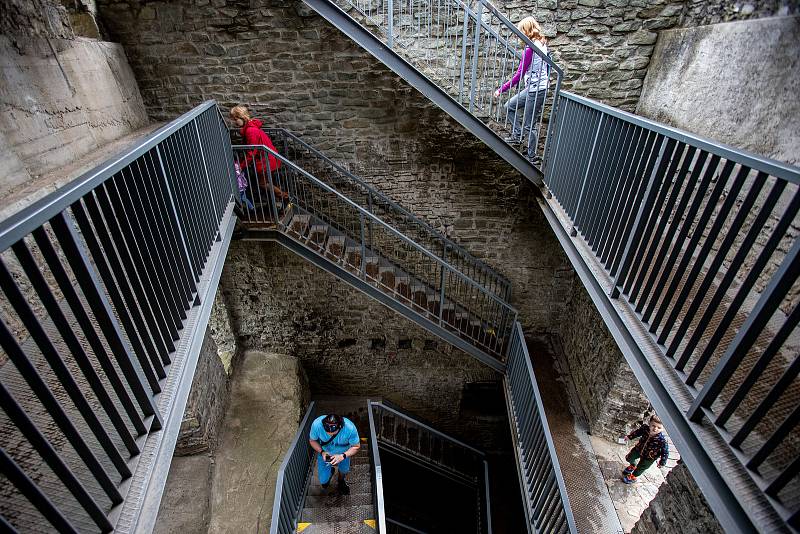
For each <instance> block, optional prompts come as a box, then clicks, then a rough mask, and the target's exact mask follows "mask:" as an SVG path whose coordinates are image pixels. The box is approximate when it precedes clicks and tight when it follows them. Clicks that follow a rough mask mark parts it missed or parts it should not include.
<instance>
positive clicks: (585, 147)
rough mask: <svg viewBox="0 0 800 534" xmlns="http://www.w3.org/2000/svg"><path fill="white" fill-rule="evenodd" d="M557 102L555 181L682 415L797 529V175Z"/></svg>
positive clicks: (651, 125) (659, 128)
mask: <svg viewBox="0 0 800 534" xmlns="http://www.w3.org/2000/svg"><path fill="white" fill-rule="evenodd" d="M557 105H558V119H557V121H555V122H556V124H555V125H554V131H553V143H552V145H551V150H550V152H549V153H548V154H547V157H546V170H547V172H546V176H545V183H546V185H547V187H548V189H549V190H550V191H551V192H552V194H553V196H554V198H555V200H557V202H558V204H559V205H560V207H561V208H562V209H563V211H564V212H565V214H566V216H567V217H568V218H569V220H570V221H571V223H572V225H573V234H578V235H579V236H580V237H581V238H582V240H583V241H582V242H584V243H585V245H586V247H587V253H589V254H591V255H593V256H594V259H595V260H596V261H597V262H598V264H599V265H600V266H601V268H602V269H604V272H605V276H606V277H607V280H608V284H609V287H608V290H609V291H610V293H611V296H612V298H620V299H623V301H624V302H625V303H627V305H628V306H629V307H630V309H631V310H632V312H633V313H635V319H634V320H638V321H641V323H643V324H644V326H645V327H646V329H647V331H648V332H649V334H650V336H651V341H652V344H653V346H654V347H655V349H654V351H655V353H657V355H658V357H657V359H656V360H654V361H655V363H656V364H657V365H661V363H660V362H663V368H664V371H663V373H664V374H662V375H661V377H660V379H661V380H664V381H669V380H670V379H668V374H667V373H672V374H671V375H670V376H672V377H673V379H674V383H676V384H677V385H678V386H679V387H678V389H677V390H676V391H679V394H676V395H674V396H675V399H676V400H675V402H676V403H679V406H678V408H679V409H680V411H682V412H683V414H684V417H685V418H686V420H687V421H690V422H694V423H699V422H701V421H702V420H703V419H704V418H707V419H708V420H709V421H710V422H711V423H713V425H714V428H715V429H716V430H717V431H718V436H719V437H721V438H722V439H723V440H724V442H725V443H727V444H728V446H729V447H730V449H729V450H730V453H731V457H733V458H736V460H734V462H737V461H738V462H740V465H743V466H744V467H745V468H746V469H747V472H748V473H749V476H750V477H751V478H752V481H753V482H754V483H755V485H757V487H758V488H760V489H761V490H762V491H763V492H764V494H766V496H767V499H768V501H769V503H770V505H771V506H773V507H774V509H775V510H776V511H777V512H778V514H780V516H781V517H782V518H783V520H784V521H787V522H788V523H789V524H791V525H793V526H794V527H795V528H798V526H800V523H798V521H799V515H798V514H799V513H800V503H799V502H798V499H797V498H796V495H797V494H798V493H797V492H798V491H800V480H798V476H797V475H798V472H799V471H800V462H799V461H798V458H799V457H800V439H798V437H800V433H799V432H800V431H799V430H798V428H797V423H798V421H800V408H798V406H800V387H799V386H798V384H797V382H796V377H797V374H798V372H799V371H800V356H799V355H798V354H800V350H798V347H799V346H800V345H799V344H798V334H800V332H798V329H797V325H798V322H799V321H800V305H798V301H797V288H798V284H799V282H798V277H799V276H800V239H798V238H797V237H796V233H797V231H796V229H797V226H798V216H797V215H798V210H799V209H800V193H799V192H798V189H800V187H798V186H800V170H798V169H797V168H792V167H790V166H787V165H783V164H780V163H778V162H774V161H770V160H766V159H764V158H760V157H757V156H754V155H751V154H747V153H745V152H743V151H740V150H736V149H733V148H729V147H725V146H723V145H720V144H718V143H715V142H713V141H709V140H706V139H703V138H700V137H697V136H694V135H691V134H688V133H686V132H682V131H679V130H676V129H673V128H669V127H666V126H664V125H661V124H658V123H655V122H652V121H649V120H647V119H644V118H641V117H637V116H634V115H631V114H628V113H625V112H622V111H619V110H617V109H614V108H611V107H608V106H605V105H602V104H599V103H597V102H594V101H591V100H588V99H585V98H582V97H579V96H576V95H573V94H570V93H566V92H564V93H562V94H561V97H560V98H559V102H558V104H557ZM588 251H591V252H588ZM682 399H686V401H685V402H684V401H683V400H682ZM694 428H695V429H697V430H700V427H699V426H697V427H694ZM682 454H683V450H682ZM690 467H691V465H690ZM722 471H723V475H725V474H726V472H733V471H735V469H732V468H731V469H728V470H726V469H724V468H723V469H722ZM731 492H732V493H733V494H734V495H735V496H736V498H738V499H740V502H741V506H742V508H743V509H745V510H748V509H752V508H753V502H754V501H753V500H752V498H751V497H744V496H743V493H742V491H741V488H739V489H737V487H735V484H733V485H731ZM771 528H774V527H771Z"/></svg>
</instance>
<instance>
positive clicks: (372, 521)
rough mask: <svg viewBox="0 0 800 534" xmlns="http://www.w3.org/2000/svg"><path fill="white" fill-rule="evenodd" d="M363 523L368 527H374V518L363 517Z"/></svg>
mask: <svg viewBox="0 0 800 534" xmlns="http://www.w3.org/2000/svg"><path fill="white" fill-rule="evenodd" d="M364 524H365V525H367V526H368V527H371V528H375V520H374V519H365V520H364Z"/></svg>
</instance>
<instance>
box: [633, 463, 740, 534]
mask: <svg viewBox="0 0 800 534" xmlns="http://www.w3.org/2000/svg"><path fill="white" fill-rule="evenodd" d="M661 532H682V533H684V534H722V533H723V532H724V531H723V530H722V527H721V526H720V524H719V522H718V521H717V519H716V518H715V517H714V514H713V513H712V512H711V509H710V508H709V507H708V502H707V501H706V499H705V497H703V494H702V493H701V492H700V488H698V487H697V483H696V482H695V481H694V478H692V475H691V473H690V472H689V469H688V468H687V467H686V464H684V463H679V464H678V465H677V466H675V468H673V469H672V470H671V471H670V472H669V474H668V475H667V478H666V482H665V483H664V484H662V485H661V487H660V488H659V489H658V493H657V494H656V497H655V499H653V500H652V501H651V502H650V506H648V507H647V509H646V510H645V511H644V512H643V513H642V516H641V517H640V518H639V521H638V522H637V523H636V525H635V526H634V527H633V530H632V531H631V534H656V533H661Z"/></svg>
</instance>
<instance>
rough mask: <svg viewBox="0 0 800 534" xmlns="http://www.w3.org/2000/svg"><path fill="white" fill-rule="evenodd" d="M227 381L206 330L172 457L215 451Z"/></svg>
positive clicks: (225, 398) (215, 347)
mask: <svg viewBox="0 0 800 534" xmlns="http://www.w3.org/2000/svg"><path fill="white" fill-rule="evenodd" d="M228 390H229V384H228V377H227V375H226V374H225V368H224V367H223V365H222V361H221V360H220V358H219V353H218V350H217V344H216V343H214V338H213V337H212V336H211V331H210V330H209V329H206V334H205V337H204V338H203V345H202V347H201V348H200V356H199V357H198V360H197V370H196V371H195V374H194V378H193V379H192V389H191V391H190V392H189V399H188V400H187V401H186V410H185V411H184V412H183V420H182V421H181V429H180V432H179V434H178V442H177V443H176V444H175V455H176V456H188V455H192V454H198V453H201V452H206V451H211V452H213V451H214V449H215V448H216V444H217V438H218V437H219V431H220V428H221V426H222V418H223V417H224V415H225V408H226V406H227V401H228Z"/></svg>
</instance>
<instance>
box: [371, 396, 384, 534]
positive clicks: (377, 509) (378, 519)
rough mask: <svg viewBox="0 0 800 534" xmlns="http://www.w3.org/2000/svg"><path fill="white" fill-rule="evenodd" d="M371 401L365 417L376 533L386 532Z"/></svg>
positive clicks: (379, 455)
mask: <svg viewBox="0 0 800 534" xmlns="http://www.w3.org/2000/svg"><path fill="white" fill-rule="evenodd" d="M371 405H372V401H369V400H367V417H368V420H369V446H370V451H369V453H370V454H369V465H370V474H371V477H372V509H373V511H374V513H375V515H374V517H375V523H376V527H377V529H376V530H377V531H378V534H386V532H387V530H386V523H387V519H386V509H385V506H384V502H383V469H382V468H381V453H380V451H379V450H378V437H377V434H376V433H375V421H374V418H373V416H372V410H370V406H371Z"/></svg>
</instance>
